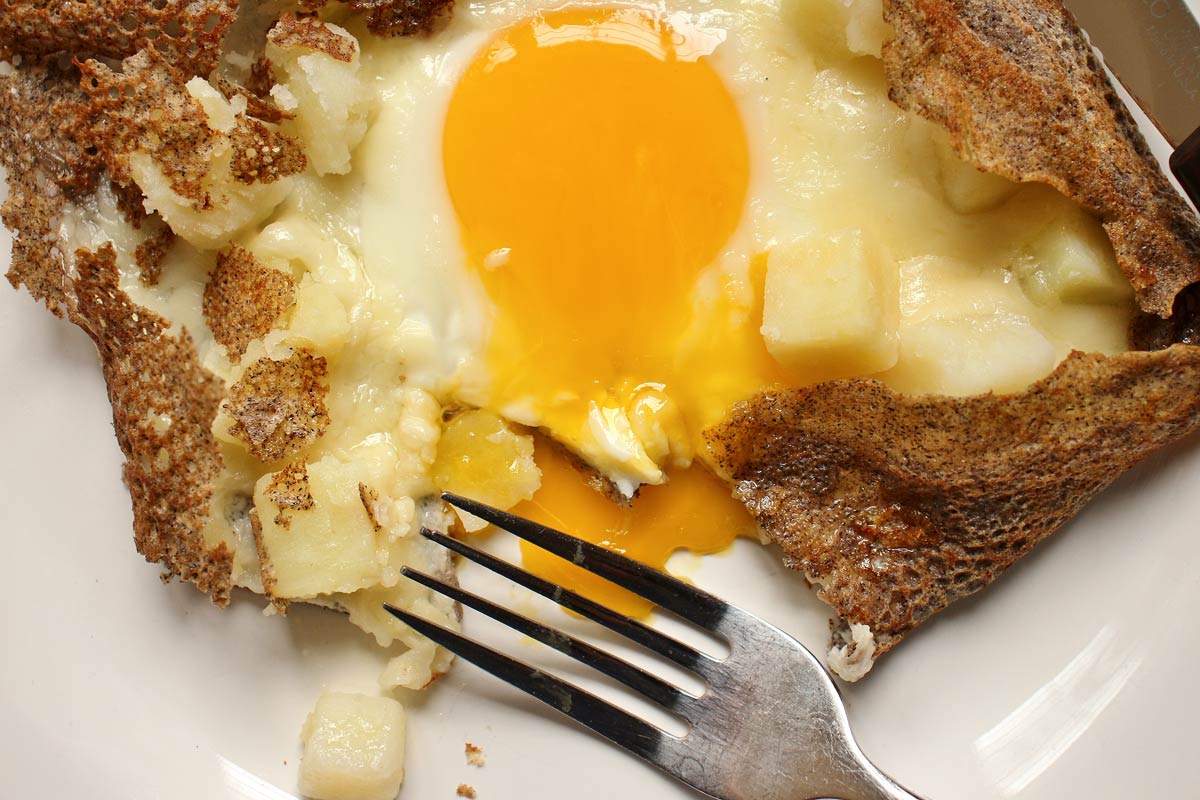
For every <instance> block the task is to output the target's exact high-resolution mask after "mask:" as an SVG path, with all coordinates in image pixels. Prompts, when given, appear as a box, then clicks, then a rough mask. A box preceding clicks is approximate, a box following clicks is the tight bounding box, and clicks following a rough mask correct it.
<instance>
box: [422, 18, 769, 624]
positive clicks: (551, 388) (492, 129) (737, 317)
mask: <svg viewBox="0 0 1200 800" xmlns="http://www.w3.org/2000/svg"><path fill="white" fill-rule="evenodd" d="M722 40H723V34H722V32H720V31H714V30H709V29H704V28H698V27H695V26H689V25H686V24H684V23H682V22H679V23H677V24H676V23H673V22H669V21H667V20H664V19H663V18H661V17H659V16H656V15H654V14H651V13H649V12H646V11H642V10H635V9H603V8H594V7H592V8H575V9H563V10H559V11H554V12H548V13H546V14H543V15H539V16H536V17H533V18H531V19H529V20H526V21H524V22H521V23H519V24H517V25H515V26H513V27H511V28H509V29H507V30H505V31H503V32H501V33H500V34H499V35H498V36H496V37H495V38H494V39H493V40H492V41H491V42H490V43H489V44H488V45H487V46H486V47H485V48H484V49H483V51H482V52H481V53H480V54H479V55H478V56H477V57H476V59H475V60H474V61H473V62H472V64H471V65H470V66H469V67H468V69H467V70H466V72H465V74H464V75H463V76H462V78H461V79H460V81H459V83H458V85H457V87H456V89H455V92H454V94H453V96H452V98H451V101H450V105H449V108H448V111H447V116H446V123H445V131H444V138H443V159H444V169H445V176H446V182H447V187H448V189H449V193H450V197H451V200H452V202H453V204H454V208H455V211H456V213H457V215H458V218H459V222H460V225H461V229H462V236H463V242H464V246H465V250H466V253H467V257H468V258H469V260H470V265H471V267H472V268H473V269H474V271H475V273H476V274H477V275H478V277H479V280H480V281H481V282H482V284H483V287H484V289H485V290H486V292H487V294H488V295H489V297H490V299H491V301H492V304H493V306H494V309H495V312H494V313H495V316H494V319H493V328H492V333H491V335H490V339H489V343H488V345H487V351H486V362H487V367H488V372H489V381H490V386H491V388H490V396H489V398H488V401H487V405H488V406H489V407H491V408H493V409H495V410H496V411H498V412H500V413H502V414H504V415H506V416H508V417H510V418H514V419H517V420H518V421H528V422H531V423H533V424H536V425H537V426H539V427H541V428H543V429H545V430H548V431H549V432H550V433H551V434H552V435H553V437H554V438H555V439H557V440H558V441H560V442H563V443H564V444H566V445H567V446H568V447H570V448H571V449H572V450H574V451H576V452H577V453H579V454H580V455H582V456H583V457H584V458H585V459H586V460H587V461H589V462H590V463H592V464H593V465H594V466H596V467H597V468H598V469H599V470H601V471H602V472H605V473H606V474H609V475H612V474H613V472H614V470H624V471H625V472H624V474H625V475H626V476H629V475H632V476H633V477H632V478H627V480H626V482H625V484H624V488H626V490H627V491H628V490H629V489H631V488H632V487H633V486H635V485H636V484H638V483H645V484H662V485H660V486H651V485H647V486H644V487H643V488H642V491H641V494H640V495H639V496H638V497H637V498H636V499H635V501H634V503H633V506H632V508H631V509H622V508H620V507H618V506H617V505H615V504H613V503H612V502H610V501H609V500H608V499H606V498H605V497H603V496H601V495H600V494H599V493H597V492H595V491H593V490H592V489H590V488H588V487H587V486H586V485H585V484H584V482H583V479H582V478H581V477H580V476H579V475H578V473H577V472H576V471H575V470H574V469H573V468H572V467H570V466H569V465H567V464H565V463H564V462H561V461H560V460H558V457H556V456H554V455H552V454H551V453H550V450H549V448H546V447H542V448H539V458H538V461H539V465H540V466H541V468H542V470H543V486H542V488H541V490H540V491H539V492H538V494H537V495H536V497H535V498H534V500H533V502H532V503H530V504H527V505H526V506H524V507H522V508H521V509H519V510H520V511H521V512H522V513H528V514H530V515H531V516H534V517H537V518H539V519H541V520H543V521H546V522H550V523H553V524H554V525H556V526H559V527H562V528H563V529H565V530H567V531H569V532H573V533H577V534H581V535H585V536H587V537H588V538H591V539H593V540H594V541H603V542H606V543H608V544H610V545H611V546H614V547H616V548H618V549H620V550H623V551H625V552H627V553H628V554H630V555H632V556H634V557H636V558H639V559H641V560H643V561H645V562H647V563H650V564H652V565H655V566H660V567H661V566H662V565H663V564H664V563H665V561H666V558H667V557H668V555H669V554H670V553H671V552H672V551H673V550H675V549H678V548H680V547H686V548H688V549H694V550H701V551H712V550H719V549H721V548H722V547H723V546H725V545H727V544H728V543H729V542H730V541H732V539H733V538H734V536H736V535H737V534H739V533H746V532H749V531H750V530H753V524H752V523H751V522H750V521H749V518H748V516H747V515H746V514H745V512H744V511H743V510H742V509H741V508H740V507H739V506H738V505H737V503H735V502H734V501H733V500H732V499H730V497H729V490H728V487H726V486H724V485H723V484H722V483H721V482H720V481H718V480H717V479H716V478H714V477H713V476H712V475H710V474H709V473H707V472H706V471H705V468H704V467H702V466H699V465H697V466H692V467H690V468H687V467H686V465H688V464H689V463H691V461H692V458H693V455H694V454H695V453H696V452H697V450H698V449H699V445H698V443H699V442H700V431H701V430H702V429H703V428H704V427H706V426H707V425H710V424H712V423H714V422H716V421H718V420H719V419H720V418H721V416H723V414H724V413H725V411H726V410H727V409H728V407H729V405H730V404H731V403H733V402H735V401H737V400H740V399H743V398H745V397H748V396H749V395H751V394H752V393H753V392H754V391H756V390H757V389H759V388H761V387H763V386H764V385H769V384H771V383H775V382H777V381H778V380H780V378H781V376H780V375H779V374H778V368H777V367H776V366H775V365H774V362H773V361H772V359H771V358H770V356H769V355H768V354H767V353H766V350H765V347H764V345H763V341H762V337H761V336H760V335H759V332H758V326H759V324H760V322H761V300H758V301H757V302H758V305H756V304H755V302H756V301H755V299H754V298H756V297H758V298H760V297H761V285H759V286H758V287H757V291H756V287H754V286H753V285H752V284H753V283H755V281H754V280H753V276H754V275H757V277H759V278H761V264H758V265H757V266H758V267H759V269H758V270H743V271H742V272H743V275H742V277H741V278H740V279H738V278H733V277H727V276H723V277H722V278H720V279H718V280H716V281H715V282H711V285H710V287H709V289H710V290H709V291H708V293H707V295H705V294H704V293H703V292H700V291H699V290H698V286H700V285H701V283H702V281H701V276H702V275H703V274H704V273H705V271H706V270H709V269H710V268H711V267H712V265H713V264H714V262H716V261H717V260H718V259H719V258H720V257H721V255H722V252H723V250H724V249H725V248H726V247H727V245H728V242H729V240H730V237H731V236H733V234H734V232H735V230H736V229H737V228H738V226H739V224H740V220H741V217H742V212H743V208H744V206H745V204H746V197H747V190H748V185H749V179H750V153H749V146H748V141H747V137H746V132H745V129H744V127H743V124H742V119H741V117H740V115H739V112H738V108H737V106H736V103H735V102H734V99H733V97H732V96H731V95H730V93H729V91H728V90H727V88H726V86H725V84H724V83H723V81H722V79H721V77H720V76H719V75H718V74H717V72H716V70H715V69H714V68H713V66H712V65H711V64H710V63H709V58H708V57H709V56H710V55H711V54H712V53H713V52H714V50H715V49H716V48H717V47H718V46H719V45H720V44H721V42H722ZM739 280H740V284H739ZM747 298H750V299H749V300H747ZM626 442H633V443H634V444H633V445H632V447H631V448H630V449H622V448H623V447H624V446H625V443H626ZM610 463H612V464H615V465H616V466H615V467H613V468H610V467H609V464H610ZM618 485H622V484H621V481H620V480H618ZM526 558H527V562H532V563H533V566H534V568H535V570H540V571H542V572H543V573H544V574H545V573H551V574H553V576H554V577H557V578H561V579H563V580H566V582H567V583H568V584H569V585H578V581H577V580H574V579H568V578H567V577H566V576H565V575H564V574H563V573H562V572H561V571H560V567H556V566H553V565H552V564H551V562H550V561H549V560H547V557H545V556H544V555H542V556H539V555H537V554H534V553H527V554H526ZM562 568H565V565H562ZM575 572H578V570H575ZM592 588H593V589H598V588H599V587H592ZM601 599H606V600H609V601H610V602H612V601H614V600H615V598H613V597H607V596H606V597H603V598H601Z"/></svg>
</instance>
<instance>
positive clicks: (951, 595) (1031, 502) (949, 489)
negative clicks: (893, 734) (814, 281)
mask: <svg viewBox="0 0 1200 800" xmlns="http://www.w3.org/2000/svg"><path fill="white" fill-rule="evenodd" d="M1197 428H1200V348H1196V347H1189V346H1186V345H1175V346H1173V347H1171V348H1169V349H1167V350H1163V351H1159V352H1136V351H1134V352H1129V353H1123V354H1120V355H1117V356H1112V357H1105V356H1099V355H1086V354H1083V353H1074V354H1072V355H1071V356H1070V357H1068V358H1067V359H1066V360H1065V361H1064V362H1063V363H1062V364H1061V365H1060V366H1059V367H1058V368H1057V369H1056V370H1055V371H1054V373H1053V374H1052V375H1050V376H1049V377H1048V378H1046V379H1045V380H1042V381H1039V382H1038V383H1035V384H1034V385H1032V386H1030V387H1029V389H1028V390H1026V391H1025V392H1022V393H1020V394H1014V395H992V394H988V395H983V396H977V397H966V398H946V397H936V396H906V395H901V394H899V393H897V392H894V391H892V390H891V389H889V388H888V387H886V386H885V385H883V384H882V383H879V382H878V381H871V380H851V381H833V382H830V383H824V384H820V385H817V386H813V387H810V388H806V389H800V390H796V391H789V392H768V393H765V394H762V395H759V396H758V397H756V398H755V399H754V400H752V401H750V402H748V403H745V404H743V405H741V406H740V407H739V408H738V409H737V410H736V411H735V413H734V414H733V415H732V416H731V417H730V418H729V419H728V420H727V421H726V422H725V423H723V424H722V425H720V426H719V427H717V428H716V429H714V430H713V431H711V433H710V436H711V440H710V441H711V444H712V447H713V452H714V455H715V456H716V457H717V460H718V462H719V463H720V465H721V467H722V468H723V469H724V470H725V471H726V472H727V473H728V474H729V475H730V476H731V477H732V478H733V479H734V480H735V481H736V486H737V489H736V492H737V496H738V497H739V498H740V499H741V500H742V501H743V502H744V503H745V504H746V506H747V508H749V509H750V510H751V512H752V513H753V514H754V516H755V518H756V519H757V520H758V521H759V524H760V525H761V526H762V527H763V529H764V530H765V531H767V532H768V533H769V534H770V535H771V538H772V539H774V540H775V541H776V542H778V543H779V544H780V545H781V546H782V547H783V550H784V552H785V553H786V561H787V564H788V566H790V567H792V568H794V569H797V570H800V571H801V572H803V573H804V574H805V575H806V576H807V577H808V579H809V580H810V581H812V582H813V583H815V584H816V585H817V587H818V589H817V591H818V594H819V595H820V597H821V599H823V600H824V601H825V602H827V603H829V604H830V605H831V606H833V608H834V609H835V610H836V611H837V613H838V616H839V617H840V620H841V622H840V624H839V629H838V631H837V633H836V635H837V636H838V637H839V641H838V646H839V647H841V646H843V645H844V644H845V643H846V642H852V636H850V626H852V625H856V624H858V625H867V626H869V628H870V629H871V631H872V633H873V638H874V648H875V649H874V655H875V656H879V655H882V654H883V653H886V652H887V651H888V650H890V649H892V648H893V647H894V646H895V645H896V644H897V643H898V642H899V641H900V640H901V639H902V638H903V637H904V635H905V634H907V633H908V632H909V631H911V630H912V629H913V628H915V627H916V626H917V625H920V624H921V623H922V622H924V621H925V620H927V619H928V618H929V617H930V616H932V615H933V614H936V613H937V612H938V611H941V610H942V609H944V608H946V607H947V606H949V605H950V604H951V603H954V602H955V601H957V600H959V599H961V598H963V597H965V596H967V595H970V594H972V593H974V592H976V591H979V590H980V589H982V588H983V587H984V586H986V585H988V584H989V583H991V582H992V581H993V580H995V579H996V577H998V576H999V575H1000V573H1002V572H1003V571H1004V570H1006V569H1007V568H1008V567H1009V566H1011V565H1012V563H1013V562H1014V561H1016V560H1017V559H1018V558H1020V557H1021V556H1023V555H1025V554H1026V553H1027V552H1029V551H1030V550H1031V549H1032V548H1033V547H1034V546H1035V545H1036V544H1037V543H1038V542H1040V541H1041V540H1042V539H1044V538H1045V537H1046V536H1048V535H1050V534H1051V533H1052V532H1054V531H1055V530H1057V529H1058V528H1059V526H1061V525H1062V524H1063V523H1064V522H1066V521H1067V520H1069V519H1070V518H1071V517H1073V516H1074V515H1075V514H1076V513H1078V511H1079V510H1080V509H1081V508H1082V507H1083V506H1084V504H1086V503H1087V502H1088V501H1089V500H1091V499H1092V498H1093V497H1094V496H1095V495H1096V494H1097V493H1098V492H1099V491H1100V490H1102V489H1103V488H1105V487H1106V486H1108V485H1109V484H1111V483H1112V482H1113V481H1114V480H1115V479H1116V478H1117V477H1118V476H1119V475H1121V473H1123V472H1124V471H1125V470H1127V469H1129V468H1130V467H1132V466H1133V465H1134V464H1136V463H1137V462H1138V461H1140V460H1141V459H1143V458H1144V457H1146V456H1147V455H1149V454H1150V453H1151V452H1153V451H1154V450H1156V449H1158V448H1159V447H1162V446H1163V445H1164V444H1167V443H1168V442H1171V441H1174V440H1176V439H1178V438H1180V437H1182V436H1185V435H1188V434H1190V433H1193V432H1194V431H1196V430H1197ZM843 635H845V636H844V637H843ZM842 638H844V640H845V641H840V639H842ZM843 655H844V656H846V657H851V658H852V657H853V656H854V655H855V654H854V653H853V652H851V653H844V654H843ZM845 671H846V672H847V673H849V674H852V672H853V670H852V669H851V668H849V667H848V668H847V669H846V670H845Z"/></svg>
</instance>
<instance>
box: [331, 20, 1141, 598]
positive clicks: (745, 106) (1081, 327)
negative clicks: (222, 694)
mask: <svg viewBox="0 0 1200 800" xmlns="http://www.w3.org/2000/svg"><path fill="white" fill-rule="evenodd" d="M859 6H868V8H859ZM871 6H872V3H857V4H851V6H846V7H843V6H841V5H839V4H831V3H817V2H801V1H800V0H793V1H792V2H789V3H784V4H783V5H782V6H780V5H777V4H775V3H761V2H742V3H728V4H724V5H721V6H716V5H713V4H708V3H695V2H682V3H677V4H661V5H654V6H641V5H636V4H631V5H620V6H615V5H590V4H588V5H568V6H561V7H560V6H553V7H550V6H545V7H544V6H541V5H538V4H536V3H534V4H530V3H507V2H506V3H487V2H484V3H476V4H473V5H471V6H470V7H468V8H460V9H459V11H458V12H457V13H456V16H455V19H454V21H453V22H452V23H451V24H450V25H449V26H448V27H447V28H446V29H445V30H443V31H441V32H439V33H438V34H436V35H435V36H433V37H431V38H429V39H428V40H424V41H409V42H402V43H396V44H394V43H388V44H387V46H386V47H384V46H380V45H377V44H373V43H365V46H364V56H363V57H364V63H365V64H366V65H367V68H368V69H369V70H373V71H374V72H375V73H376V74H377V75H379V76H380V77H379V84H380V87H381V88H380V103H379V111H378V115H377V117H376V118H375V119H374V120H373V122H372V125H371V128H370V131H369V132H368V134H367V138H366V140H365V141H364V143H363V145H362V147H361V148H360V149H359V151H358V153H357V154H356V156H355V158H356V169H361V170H363V174H364V176H365V188H364V192H363V224H362V244H363V250H364V264H365V266H366V269H367V271H368V274H369V276H370V278H371V280H372V282H373V284H374V285H375V287H376V290H377V291H380V292H383V293H386V295H387V296H389V297H393V298H396V301H397V302H401V303H403V307H404V313H405V315H406V321H405V324H406V325H407V326H408V328H409V330H410V332H417V333H419V335H418V336H416V337H415V338H414V341H417V342H420V345H419V346H416V347H413V348H411V350H410V352H408V353H406V359H405V361H406V369H407V370H408V376H409V379H410V380H415V381H417V382H418V383H420V384H421V385H424V386H428V387H430V389H431V390H432V391H434V392H435V393H436V394H437V395H438V396H440V397H443V398H445V399H446V402H447V403H450V404H452V405H462V406H469V407H476V408H481V409H486V410H488V411H489V412H492V413H494V414H496V415H498V416H499V417H501V418H503V419H504V420H507V421H509V422H510V423H513V424H515V425H516V426H518V430H524V429H529V430H537V431H539V432H540V433H539V435H538V441H539V444H538V447H537V455H536V460H537V465H538V468H539V469H540V472H541V481H540V488H538V489H537V491H536V493H535V494H534V495H533V496H532V497H530V498H528V499H526V500H525V502H523V503H520V504H518V505H517V511H518V512H519V513H523V514H526V515H529V516H532V517H534V518H536V519H540V520H542V521H545V522H548V523H550V524H554V525H556V526H558V527H561V528H564V529H566V530H569V531H571V532H573V533H576V534H579V535H582V536H585V537H586V538H589V539H592V540H594V541H599V542H603V543H605V544H606V545H608V546H611V547H614V548H616V549H618V550H620V551H622V552H626V553H628V554H630V555H633V556H634V557H637V558H640V559H642V560H644V561H647V562H648V563H651V564H654V565H656V566H662V565H663V564H664V563H665V562H666V560H667V558H668V557H669V556H670V554H671V553H672V552H673V551H675V550H677V549H680V548H687V549H692V550H696V551H700V552H709V551H714V550H720V549H722V548H723V547H724V546H726V545H728V544H729V542H730V541H731V540H732V539H733V538H734V537H735V536H737V535H739V534H751V533H753V531H754V527H753V523H752V522H751V521H750V519H749V518H748V516H747V515H746V514H745V512H744V511H743V510H742V509H741V508H740V507H739V506H738V505H737V504H736V503H735V502H734V501H733V500H732V499H731V498H730V496H729V491H728V488H727V487H726V486H725V485H724V483H723V482H722V481H720V480H719V479H718V478H717V477H716V476H714V475H712V474H711V472H710V471H709V470H710V467H709V465H708V463H707V461H706V448H705V445H704V439H703V431H704V430H705V428H707V427H708V426H710V425H712V424H714V423H716V422H718V421H719V420H720V419H722V418H723V417H724V416H725V414H727V413H728V411H729V409H730V407H731V406H733V405H734V404H735V403H737V402H738V401H740V400H744V399H747V398H749V397H750V396H752V395H753V394H754V393H756V392H758V391H760V390H762V389H764V388H770V387H777V386H803V385H806V384H811V383H814V382H818V381H821V380H826V379H830V378H843V377H858V376H866V375H871V376H874V377H877V378H879V379H881V380H883V381H885V382H888V383H889V384H891V385H893V386H894V387H895V388H898V389H901V390H903V391H909V392H939V393H945V394H972V393H977V392H983V391H991V390H996V391H1011V390H1018V389H1020V388H1023V387H1024V386H1025V385H1027V384H1028V383H1030V382H1031V381H1033V380H1036V379H1037V378H1039V377H1041V376H1043V375H1044V374H1046V373H1048V372H1049V371H1050V370H1051V369H1052V368H1053V367H1054V365H1055V364H1056V363H1057V362H1058V361H1059V360H1060V359H1061V358H1062V357H1063V356H1065V355H1066V354H1067V353H1068V352H1069V351H1070V350H1071V349H1084V350H1093V351H1101V352H1114V351H1118V350H1121V349H1124V347H1125V344H1124V338H1125V325H1126V321H1127V317H1128V314H1129V309H1130V307H1131V306H1130V296H1129V290H1128V288H1127V285H1126V282H1125V281H1124V279H1123V277H1122V276H1121V274H1120V272H1119V270H1118V269H1117V267H1116V264H1115V261H1114V259H1113V256H1112V253H1111V250H1110V249H1109V247H1108V245H1107V241H1106V239H1105V238H1104V236H1103V233H1102V232H1101V231H1100V229H1099V226H1098V224H1097V223H1096V222H1095V221H1094V220H1092V219H1091V218H1090V217H1089V216H1087V215H1086V214H1085V213H1084V212H1082V211H1081V210H1079V209H1077V208H1076V207H1074V206H1073V205H1072V204H1071V203H1069V202H1068V201H1066V200H1065V199H1064V198H1062V197H1060V196H1059V195H1057V194H1056V193H1054V192H1053V191H1052V190H1049V189H1046V188H1044V187H1033V186H1026V187H1018V186H1017V185H1015V184H1011V183H1009V182H1007V181H1005V180H1003V179H1000V178H996V177H993V176H990V175H985V174H983V173H979V172H978V171H976V170H975V169H974V168H973V167H970V166H968V165H966V164H964V163H962V162H960V161H959V160H958V159H957V157H956V156H955V155H954V154H953V153H952V151H951V150H950V148H949V145H948V143H947V142H946V141H945V139H944V137H943V136H942V135H941V134H940V133H939V132H938V131H936V130H935V129H934V128H933V127H932V126H930V125H928V124H927V123H925V122H923V121H921V120H919V119H917V118H915V117H912V116H910V115H908V114H906V113H904V112H902V111H900V110H899V109H898V108H896V107H895V106H893V105H892V104H891V103H890V102H889V101H888V99H887V91H886V84H885V81H884V76H883V70H882V65H881V63H880V61H879V59H878V55H879V50H880V47H881V44H882V42H883V40H884V38H885V36H886V35H887V30H886V27H885V26H884V25H883V24H882V22H878V21H877V20H879V19H880V15H879V11H878V3H874V4H873V7H871ZM479 442H480V443H481V444H480V445H479V446H478V447H476V451H475V452H474V453H472V452H469V451H456V452H455V454H454V458H456V459H459V460H460V461H464V462H470V461H471V460H472V459H475V460H477V461H482V462H483V463H492V461H494V459H492V461H489V456H488V455H487V454H486V453H484V452H483V450H485V449H486V447H487V444H486V440H485V439H480V440H479ZM581 465H582V466H583V467H584V469H582V470H581V469H580V466H581ZM588 472H594V473H596V474H599V475H600V476H603V478H604V479H605V481H606V482H607V483H608V485H609V488H610V490H613V491H611V492H610V494H612V495H613V496H614V497H615V501H614V499H610V498H609V497H605V496H604V495H602V494H600V493H598V492H596V491H595V490H594V489H593V488H591V487H590V485H589V481H588V474H587V473H588ZM514 480H523V481H525V482H526V483H527V482H528V480H527V478H520V479H516V478H514ZM593 483H594V482H593ZM468 488H469V487H468ZM485 494H486V492H485ZM484 499H487V498H486V497H485V498H484ZM507 499H508V500H511V499H512V498H507ZM525 556H526V561H527V564H530V565H532V566H533V567H534V568H535V569H536V570H537V571H540V572H541V573H542V574H546V575H549V576H550V577H552V578H555V579H558V580H562V581H565V582H567V583H568V584H569V585H572V586H575V587H578V586H579V585H581V582H586V580H587V579H586V578H585V577H584V576H583V575H582V574H580V573H577V571H575V570H573V569H572V568H570V567H569V566H568V565H566V564H564V563H562V562H560V561H558V560H557V559H554V558H552V557H550V556H547V555H546V554H544V553H540V552H539V551H536V549H533V548H529V549H527V550H526V552H525ZM591 588H592V589H593V590H594V591H596V592H599V593H601V594H604V591H605V590H604V589H603V588H602V587H600V586H599V585H596V586H592V587H591ZM603 599H606V600H607V601H608V602H618V601H620V602H623V603H624V604H625V608H626V609H627V610H631V609H635V608H638V605H637V604H636V603H635V602H634V601H632V600H631V599H630V598H619V597H617V596H614V595H611V594H610V595H608V596H607V597H605V598H603Z"/></svg>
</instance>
